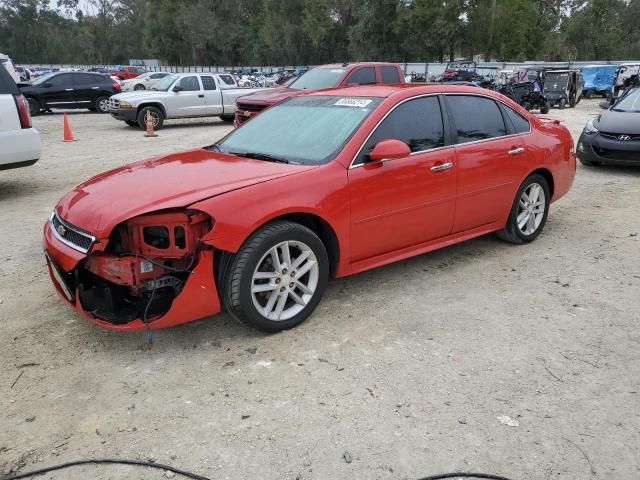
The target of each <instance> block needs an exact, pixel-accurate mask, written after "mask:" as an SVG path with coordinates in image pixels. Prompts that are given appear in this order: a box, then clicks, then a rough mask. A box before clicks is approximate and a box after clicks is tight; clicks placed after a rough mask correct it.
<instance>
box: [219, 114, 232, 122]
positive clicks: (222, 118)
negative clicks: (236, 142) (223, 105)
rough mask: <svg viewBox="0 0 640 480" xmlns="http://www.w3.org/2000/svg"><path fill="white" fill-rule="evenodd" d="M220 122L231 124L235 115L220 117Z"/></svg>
mask: <svg viewBox="0 0 640 480" xmlns="http://www.w3.org/2000/svg"><path fill="white" fill-rule="evenodd" d="M220 120H222V121H223V122H233V121H234V120H235V115H220Z"/></svg>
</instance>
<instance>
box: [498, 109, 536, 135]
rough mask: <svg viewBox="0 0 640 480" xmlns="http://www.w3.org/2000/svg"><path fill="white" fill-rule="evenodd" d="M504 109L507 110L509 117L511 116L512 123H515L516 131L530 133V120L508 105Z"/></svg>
mask: <svg viewBox="0 0 640 480" xmlns="http://www.w3.org/2000/svg"><path fill="white" fill-rule="evenodd" d="M504 110H505V112H507V117H509V120H511V123H513V126H514V128H515V129H516V133H529V130H530V127H529V120H527V119H526V118H524V117H523V116H522V115H520V114H519V113H518V112H516V111H515V110H513V109H511V108H509V107H507V106H505V107H504Z"/></svg>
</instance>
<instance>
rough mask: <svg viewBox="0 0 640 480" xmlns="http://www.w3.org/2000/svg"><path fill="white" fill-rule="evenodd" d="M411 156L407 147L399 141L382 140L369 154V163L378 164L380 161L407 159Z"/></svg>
mask: <svg viewBox="0 0 640 480" xmlns="http://www.w3.org/2000/svg"><path fill="white" fill-rule="evenodd" d="M410 154H411V149H410V148H409V145H407V144H406V143H404V142H401V141H400V140H382V141H381V142H378V144H377V145H376V146H375V147H373V150H372V151H371V153H370V154H369V161H370V162H379V161H380V160H391V159H393V158H403V157H408V156H409V155H410Z"/></svg>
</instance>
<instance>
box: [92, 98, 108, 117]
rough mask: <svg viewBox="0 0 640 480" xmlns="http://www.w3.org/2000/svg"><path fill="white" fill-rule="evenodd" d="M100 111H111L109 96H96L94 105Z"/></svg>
mask: <svg viewBox="0 0 640 480" xmlns="http://www.w3.org/2000/svg"><path fill="white" fill-rule="evenodd" d="M93 108H95V109H96V111H97V112H98V113H109V97H106V96H104V95H103V96H101V97H98V98H96V103H95V105H94V107H93Z"/></svg>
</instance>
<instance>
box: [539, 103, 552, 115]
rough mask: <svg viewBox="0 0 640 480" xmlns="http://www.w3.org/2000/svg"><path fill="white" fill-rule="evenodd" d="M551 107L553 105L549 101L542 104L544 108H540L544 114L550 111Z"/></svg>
mask: <svg viewBox="0 0 640 480" xmlns="http://www.w3.org/2000/svg"><path fill="white" fill-rule="evenodd" d="M550 108H551V105H549V102H545V104H544V105H543V106H542V108H541V109H540V113H542V114H543V115H545V114H547V113H549V109H550Z"/></svg>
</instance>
